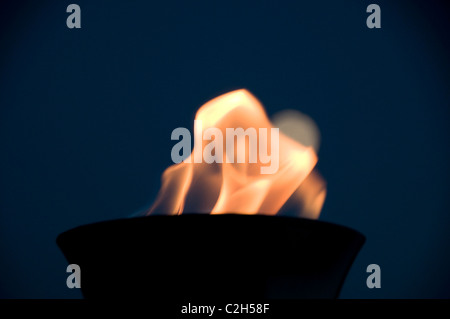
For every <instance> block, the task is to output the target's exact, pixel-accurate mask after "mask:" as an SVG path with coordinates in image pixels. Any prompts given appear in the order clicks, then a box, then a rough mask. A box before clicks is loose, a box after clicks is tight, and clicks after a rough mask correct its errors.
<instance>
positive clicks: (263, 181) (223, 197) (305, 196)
mask: <svg viewBox="0 0 450 319" xmlns="http://www.w3.org/2000/svg"><path fill="white" fill-rule="evenodd" d="M195 119H196V120H201V121H202V122H201V123H202V125H201V126H200V127H198V126H196V127H194V149H193V151H192V153H191V154H190V158H188V159H187V160H185V161H184V162H182V163H180V164H175V165H172V166H170V167H169V168H167V169H166V170H165V171H164V173H163V175H162V186H161V189H160V191H159V193H158V196H157V198H156V200H155V202H154V204H153V205H152V206H151V208H150V209H149V210H148V211H147V212H146V214H164V215H167V214H169V215H177V214H181V213H183V212H188V213H189V212H195V213H211V214H223V213H239V214H268V215H275V214H277V213H279V212H280V209H282V208H286V207H288V208H289V212H290V213H291V214H292V212H295V215H296V216H299V217H306V218H318V217H319V214H320V211H321V209H322V206H323V202H324V200H325V195H326V190H325V182H324V180H323V179H322V178H321V177H320V175H318V174H317V173H316V172H312V171H313V168H314V166H315V165H316V163H317V155H316V152H315V151H314V149H313V147H306V146H304V145H302V144H301V143H299V142H297V141H295V140H293V139H291V138H290V137H288V136H286V135H284V134H283V133H282V132H280V133H279V169H278V171H277V172H276V173H274V174H261V172H260V168H261V167H264V166H267V164H265V163H263V162H262V161H260V158H259V157H258V160H257V162H256V163H249V161H248V157H249V153H250V152H251V151H254V150H250V149H249V147H248V146H249V143H248V137H246V147H247V148H246V149H245V151H246V154H245V155H246V161H245V163H236V160H235V161H234V162H233V163H227V162H226V161H225V160H223V163H211V164H208V163H205V162H204V161H203V162H202V163H195V161H194V156H195V154H197V156H201V154H203V150H204V148H205V146H206V145H207V144H208V143H210V141H208V140H206V141H205V140H202V137H203V133H204V132H205V130H207V129H208V128H212V127H216V128H218V129H219V130H221V131H222V134H223V136H224V137H225V136H226V133H225V132H226V128H243V129H244V130H246V129H247V128H255V129H256V130H257V132H258V133H257V134H258V140H259V139H260V136H259V131H258V129H259V128H267V132H268V133H267V134H268V137H267V141H271V139H270V129H271V128H272V127H273V126H272V124H271V122H270V121H269V119H268V117H267V115H266V113H265V111H264V108H263V106H262V105H261V103H260V102H259V101H258V100H257V99H256V98H255V97H254V96H253V95H252V94H251V93H250V92H248V91H247V90H244V89H241V90H236V91H232V92H229V93H226V94H223V95H221V96H219V97H217V98H215V99H213V100H211V101H209V102H207V103H206V104H204V105H203V106H202V107H200V109H199V110H198V112H197V114H196V117H195ZM199 136H200V138H199ZM224 144H225V143H224ZM269 144H270V143H269ZM269 148H270V149H272V146H270V145H269ZM199 154H200V155H199ZM226 156H230V155H229V154H226V147H225V145H224V146H223V157H224V158H225V157H226ZM234 156H235V157H236V151H235V152H234ZM288 200H289V201H288ZM284 210H285V209H282V211H284Z"/></svg>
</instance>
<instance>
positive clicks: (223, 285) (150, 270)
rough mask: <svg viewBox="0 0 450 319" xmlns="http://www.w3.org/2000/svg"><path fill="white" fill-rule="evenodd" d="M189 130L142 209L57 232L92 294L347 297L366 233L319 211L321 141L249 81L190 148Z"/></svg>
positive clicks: (224, 99)
mask: <svg viewBox="0 0 450 319" xmlns="http://www.w3.org/2000/svg"><path fill="white" fill-rule="evenodd" d="M288 118H290V119H291V120H292V117H288ZM190 137H191V136H190V134H189V131H188V130H187V129H183V128H179V129H176V130H174V132H173V133H172V139H173V140H178V141H179V142H178V143H177V144H176V145H175V146H174V148H173V149H172V159H173V160H174V162H175V164H174V165H172V166H170V167H169V168H167V169H166V171H165V172H164V173H163V176H162V185H161V188H160V191H159V194H158V196H157V198H156V200H155V202H154V203H153V205H152V206H151V207H150V208H149V209H148V210H146V211H144V212H143V213H142V216H141V217H134V218H127V219H121V220H112V221H105V222H101V223H96V224H90V225H84V226H81V227H78V228H75V229H72V230H69V231H66V232H64V233H62V234H61V235H60V236H59V237H58V238H57V243H58V245H59V247H60V248H61V250H62V251H63V253H64V255H65V256H66V258H67V260H68V261H69V263H74V264H78V265H79V266H80V268H81V270H82V274H83V277H82V278H83V279H82V285H81V290H82V292H83V295H84V296H85V297H86V298H110V297H115V298H117V297H124V298H130V297H133V298H143V297H144V298H147V297H150V298H154V299H159V298H170V299H171V300H189V299H192V298H197V299H199V298H201V299H202V300H205V299H217V298H222V299H223V298H246V299H249V298H279V299H300V298H336V297H338V295H339V291H340V289H341V287H342V284H343V282H344V280H345V277H346V275H347V273H348V271H349V269H350V267H351V265H352V263H353V260H354V259H355V257H356V255H357V253H358V252H359V250H360V248H361V247H362V245H363V243H364V240H365V238H364V236H363V235H362V234H360V233H359V232H357V231H355V230H352V229H350V228H347V227H344V226H340V225H336V224H331V223H326V222H322V221H318V220H317V218H318V217H319V214H320V211H321V209H322V206H323V203H324V200H325V196H326V187H325V182H324V180H323V178H322V177H321V176H320V174H319V173H318V172H317V171H316V170H315V169H314V167H315V165H316V163H317V160H318V157H317V154H316V150H315V149H314V148H313V147H312V146H309V145H305V144H306V143H304V142H303V143H302V142H300V141H299V140H298V139H296V138H293V137H292V135H291V136H289V135H288V134H285V133H283V132H279V130H278V128H276V127H274V125H273V123H271V122H270V120H269V119H268V117H267V115H266V113H265V111H264V108H263V106H262V105H261V103H260V102H259V101H258V100H257V99H256V98H255V97H254V96H253V95H252V94H251V93H250V92H248V91H247V90H237V91H232V92H230V93H227V94H224V95H221V96H219V97H217V98H215V99H213V100H211V101H209V102H207V103H206V104H204V105H203V106H202V107H201V108H200V109H199V110H198V112H197V114H196V117H195V122H194V147H193V150H192V152H191V153H190V154H189V152H190V150H191V147H190V140H191V138H190ZM187 151H188V152H187ZM186 154H188V155H186Z"/></svg>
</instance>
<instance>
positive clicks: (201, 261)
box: [57, 214, 365, 301]
mask: <svg viewBox="0 0 450 319" xmlns="http://www.w3.org/2000/svg"><path fill="white" fill-rule="evenodd" d="M364 241H365V238H364V236H363V235H362V234H360V233H359V232H357V231H355V230H352V229H349V228H347V227H343V226H339V225H335V224H331V223H327V222H322V221H315V220H309V219H301V218H292V217H280V216H263V215H251V216H250V215H235V214H224V215H203V214H182V215H179V216H148V217H138V218H129V219H121V220H112V221H105V222H100V223H96V224H90V225H85V226H81V227H77V228H74V229H71V230H69V231H66V232H64V233H62V234H61V235H59V236H58V238H57V243H58V245H59V247H60V248H61V250H62V251H63V253H64V255H65V256H66V258H67V260H68V262H69V263H70V264H78V265H79V266H80V268H81V290H82V293H83V295H84V297H85V298H112V297H113V298H153V299H167V298H170V300H180V301H183V300H195V299H197V300H198V299H202V300H205V299H214V300H217V299H227V300H231V299H233V300H237V299H239V298H245V299H246V300H249V298H256V299H261V298H262V299H271V298H280V299H300V298H336V297H338V295H339V291H340V289H341V287H342V284H343V282H344V279H345V277H346V275H347V272H348V270H349V269H350V267H351V265H352V263H353V260H354V258H355V257H356V255H357V253H358V252H359V250H360V248H361V246H362V245H363V243H364Z"/></svg>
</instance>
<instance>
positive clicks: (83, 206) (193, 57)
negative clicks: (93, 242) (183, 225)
mask: <svg viewBox="0 0 450 319" xmlns="http://www.w3.org/2000/svg"><path fill="white" fill-rule="evenodd" d="M37 2H38V1H28V2H23V3H20V2H15V4H14V5H13V4H9V5H8V4H2V7H1V8H0V12H1V13H2V14H1V15H2V17H1V22H0V23H1V24H0V26H1V53H0V67H1V69H0V296H2V297H8V298H54V297H56V298H77V297H80V296H81V294H80V292H79V291H77V290H70V289H68V288H67V287H66V285H65V280H66V276H67V274H66V272H65V268H66V266H67V263H66V261H65V259H64V257H63V255H62V254H61V252H60V251H59V249H58V247H57V246H56V244H55V238H56V236H57V235H58V234H59V233H61V232H63V231H65V230H67V229H70V228H73V227H75V226H78V225H82V224H86V223H91V222H95V221H102V220H108V219H114V218H121V217H125V216H128V215H130V214H132V213H133V212H136V211H137V210H139V209H142V208H143V207H145V206H146V205H148V204H149V203H151V201H152V200H153V198H154V196H155V195H156V192H157V190H158V189H159V183H160V175H161V173H162V171H163V170H164V169H165V168H166V167H167V166H168V165H170V164H171V159H170V150H171V147H172V145H173V143H172V141H171V140H170V133H171V131H172V130H173V129H174V128H176V127H180V126H182V127H188V128H191V127H192V123H193V118H194V114H195V111H196V110H197V109H198V107H199V106H200V105H201V104H203V103H204V102H206V101H207V100H209V99H211V98H213V97H216V96H217V95H219V94H221V93H225V92H227V91H230V90H232V89H237V88H247V89H249V90H250V91H251V92H253V93H254V94H255V95H256V96H257V97H258V98H259V99H260V100H261V101H262V102H263V104H264V105H265V107H266V109H267V112H268V113H269V115H271V114H274V113H275V112H276V111H278V110H282V109H285V108H296V109H298V110H301V111H302V112H304V113H306V114H308V115H310V116H311V117H312V118H314V119H315V121H316V122H317V123H318V125H319V127H320V130H321V133H322V145H321V149H320V152H319V157H320V159H319V165H318V168H319V170H320V171H321V173H322V174H323V176H324V177H325V178H326V180H327V182H328V197H327V199H326V202H325V206H324V210H323V213H322V215H321V217H320V219H321V220H325V221H331V222H335V223H338V224H342V225H346V226H349V227H352V228H355V229H357V230H359V231H361V232H362V233H364V234H365V235H366V236H367V242H366V245H365V246H364V248H363V249H362V251H361V253H360V255H359V256H358V257H357V260H356V262H355V263H354V265H353V268H352V269H351V272H350V273H349V276H348V278H347V281H346V283H345V286H344V288H343V290H342V293H341V297H342V298H435V297H440V298H443V297H444V298H448V297H450V286H449V285H450V274H449V273H448V270H449V269H450V253H449V252H450V245H449V243H450V240H449V239H450V235H449V233H448V225H449V222H450V214H449V213H450V209H449V208H450V205H449V204H450V203H449V199H448V189H449V188H448V186H449V177H450V171H449V168H448V163H449V159H450V152H449V148H448V137H449V129H448V127H447V124H448V119H449V101H450V96H449V93H450V90H449V79H450V77H449V75H450V67H449V59H448V57H449V50H448V48H449V44H450V41H449V36H448V34H446V31H447V30H448V29H449V28H448V27H449V26H448V18H447V17H448V12H449V11H448V10H447V8H446V7H444V6H443V5H442V4H441V5H438V3H432V4H431V3H429V2H426V1H423V2H415V1H378V0H377V1H376V2H375V3H377V4H379V5H380V6H381V11H382V28H381V29H368V28H367V27H366V18H367V16H368V14H367V13H366V7H367V5H368V4H370V3H371V2H369V1H318V2H313V1H311V2H302V1H289V2H288V1H255V2H249V1H245V2H244V1H164V2H155V3H151V2H149V1H81V0H77V1H75V3H77V4H79V5H80V6H81V11H82V17H81V20H82V21H81V23H82V28H81V29H73V30H70V29H68V28H67V27H66V18H67V16H68V14H67V13H66V7H67V5H68V4H70V3H72V2H71V1H39V3H37ZM394 2H395V3H394ZM427 3H428V4H427ZM118 236H120V234H118ZM149 249H150V248H149ZM371 263H377V264H379V265H380V266H381V270H382V288H381V289H373V290H370V289H368V288H367V287H366V284H365V281H366V277H367V273H366V272H365V270H366V267H367V265H368V264H371ZM111 266H112V265H111Z"/></svg>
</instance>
